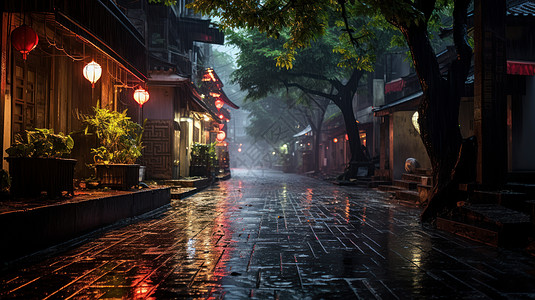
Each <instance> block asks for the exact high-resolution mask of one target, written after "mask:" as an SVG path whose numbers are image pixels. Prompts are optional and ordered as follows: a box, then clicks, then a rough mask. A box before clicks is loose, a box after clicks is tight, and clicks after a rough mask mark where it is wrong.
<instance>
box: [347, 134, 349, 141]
mask: <svg viewBox="0 0 535 300" xmlns="http://www.w3.org/2000/svg"><path fill="white" fill-rule="evenodd" d="M346 141H349V135H347V133H346Z"/></svg>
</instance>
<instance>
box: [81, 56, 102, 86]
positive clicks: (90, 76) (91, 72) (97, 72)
mask: <svg viewBox="0 0 535 300" xmlns="http://www.w3.org/2000/svg"><path fill="white" fill-rule="evenodd" d="M101 75H102V67H101V66H100V65H99V64H97V63H96V62H95V61H94V60H92V61H91V62H90V63H88V64H87V65H85V67H84V77H85V79H87V80H89V82H91V87H92V88H94V87H95V82H97V81H98V80H99V79H100V76H101Z"/></svg>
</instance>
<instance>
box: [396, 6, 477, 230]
mask: <svg viewBox="0 0 535 300" xmlns="http://www.w3.org/2000/svg"><path fill="white" fill-rule="evenodd" d="M468 2H469V1H465V0H462V1H456V3H455V12H454V18H455V22H454V31H455V33H454V40H455V44H456V46H457V54H458V60H457V61H455V62H454V63H452V66H451V67H450V72H449V74H450V78H449V80H445V79H443V78H442V76H441V73H440V70H439V67H438V62H437V59H436V55H435V53H434V51H433V49H432V47H431V44H430V42H429V38H428V36H427V25H426V24H425V23H423V22H419V23H418V24H414V23H412V24H409V25H406V26H399V28H400V30H401V32H402V33H403V35H404V37H405V39H406V41H407V43H408V45H409V48H410V50H411V53H412V58H413V62H414V66H415V69H416V72H417V74H418V78H419V80H420V85H421V87H422V91H423V93H424V95H423V98H422V101H421V102H420V106H419V108H418V112H419V116H420V117H419V120H418V123H419V125H420V132H421V138H422V141H423V143H424V146H425V148H426V150H427V154H428V156H429V159H430V160H431V165H432V168H433V179H434V186H433V189H432V191H431V193H430V195H429V198H428V202H427V206H426V208H425V210H424V211H423V213H422V220H423V221H433V220H434V219H435V218H436V216H437V214H439V213H441V212H443V211H447V210H448V209H451V208H453V207H454V206H455V205H456V202H457V201H458V194H459V192H458V183H459V182H460V180H461V176H460V175H462V174H463V173H466V172H468V171H469V169H470V168H471V167H472V166H473V164H472V163H471V162H472V161H473V151H474V148H473V147H472V145H473V142H472V141H468V142H466V143H465V145H464V146H463V147H462V148H461V145H463V140H462V136H461V132H460V129H459V120H458V118H459V104H460V97H461V96H462V92H463V90H464V82H465V80H466V76H467V74H468V68H469V66H470V58H471V57H470V55H471V49H470V50H468V49H469V46H468V44H467V43H466V39H465V37H466V9H467V5H468ZM463 16H464V19H462V18H463ZM463 26H464V27H463ZM459 30H461V31H463V30H464V31H463V32H459ZM467 47H468V48H467ZM461 150H462V151H461ZM456 168H457V169H456Z"/></svg>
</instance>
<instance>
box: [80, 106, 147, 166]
mask: <svg viewBox="0 0 535 300" xmlns="http://www.w3.org/2000/svg"><path fill="white" fill-rule="evenodd" d="M93 110H94V114H93V115H79V118H80V120H81V121H82V122H83V123H84V124H85V125H86V128H85V134H86V135H89V134H95V135H96V136H97V138H98V140H99V143H100V147H98V148H92V149H91V152H92V153H93V154H94V160H95V163H103V164H133V163H135V161H136V159H137V158H138V157H140V156H141V150H142V149H143V145H142V142H141V139H142V136H143V126H141V125H139V124H137V123H135V122H132V121H131V120H130V117H128V116H127V115H126V110H124V111H123V112H117V111H110V110H108V109H105V108H98V105H97V107H94V108H93Z"/></svg>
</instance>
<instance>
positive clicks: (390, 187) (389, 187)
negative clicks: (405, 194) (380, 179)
mask: <svg viewBox="0 0 535 300" xmlns="http://www.w3.org/2000/svg"><path fill="white" fill-rule="evenodd" d="M377 188H378V189H379V190H380V191H383V192H395V191H399V190H403V188H401V187H399V186H395V185H379V186H377Z"/></svg>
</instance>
